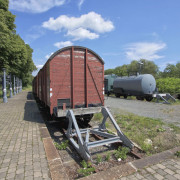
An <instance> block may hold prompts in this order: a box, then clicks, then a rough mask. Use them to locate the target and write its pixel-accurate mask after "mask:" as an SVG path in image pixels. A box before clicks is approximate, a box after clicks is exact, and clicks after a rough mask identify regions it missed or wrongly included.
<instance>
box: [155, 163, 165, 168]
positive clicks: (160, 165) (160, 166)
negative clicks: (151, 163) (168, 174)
mask: <svg viewBox="0 0 180 180" xmlns="http://www.w3.org/2000/svg"><path fill="white" fill-rule="evenodd" d="M156 166H157V167H159V168H161V169H165V168H166V167H165V166H163V165H162V164H157V165H156Z"/></svg>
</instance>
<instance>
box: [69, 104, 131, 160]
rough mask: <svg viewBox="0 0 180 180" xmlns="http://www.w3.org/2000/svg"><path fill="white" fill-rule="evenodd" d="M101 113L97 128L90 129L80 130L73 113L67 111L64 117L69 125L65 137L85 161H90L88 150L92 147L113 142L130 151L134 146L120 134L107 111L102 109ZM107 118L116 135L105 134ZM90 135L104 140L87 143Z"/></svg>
mask: <svg viewBox="0 0 180 180" xmlns="http://www.w3.org/2000/svg"><path fill="white" fill-rule="evenodd" d="M101 112H102V114H103V116H104V118H103V120H102V123H101V124H100V125H99V127H98V128H92V129H90V128H88V129H81V130H80V129H79V127H78V124H77V121H76V118H75V116H74V114H73V111H72V110H68V112H67V115H66V117H67V119H69V125H68V129H67V132H66V136H67V138H68V139H69V141H70V142H71V143H72V145H73V146H74V148H75V149H76V150H77V152H78V153H79V154H80V156H81V157H82V158H83V159H85V160H87V161H88V160H91V154H90V151H89V150H90V149H91V148H93V147H98V146H102V145H107V144H112V143H115V142H121V143H122V144H123V145H125V146H127V147H129V148H130V149H132V148H133V146H134V145H133V143H132V142H131V141H130V140H129V139H128V138H127V137H126V136H125V135H124V134H123V133H122V131H121V130H120V128H119V126H118V124H117V123H116V121H115V119H114V118H113V116H112V115H111V113H110V112H109V110H108V109H107V108H105V107H102V110H101ZM108 117H109V119H110V121H111V122H112V124H113V125H114V127H115V129H116V131H117V135H112V134H109V133H107V132H106V126H105V123H106V120H107V118H108ZM73 127H74V129H73ZM82 134H85V137H84V138H83V137H82ZM90 134H95V135H98V136H101V137H104V138H105V139H102V140H98V141H93V142H90V141H89V136H90ZM73 137H76V139H77V140H75V139H74V138H73Z"/></svg>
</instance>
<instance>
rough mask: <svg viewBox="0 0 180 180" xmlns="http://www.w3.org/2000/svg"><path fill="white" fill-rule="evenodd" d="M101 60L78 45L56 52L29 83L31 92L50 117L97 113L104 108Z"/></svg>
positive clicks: (88, 115) (89, 115)
mask: <svg viewBox="0 0 180 180" xmlns="http://www.w3.org/2000/svg"><path fill="white" fill-rule="evenodd" d="M103 88H104V61H103V60H102V58H101V57H100V56H99V55H98V54H96V53H95V52H94V51H92V50H90V49H88V48H85V47H80V46H70V47H65V48H63V49H60V50H58V51H56V52H55V53H54V54H52V55H51V57H50V58H49V59H48V61H47V62H46V64H45V65H44V67H43V68H42V69H41V70H40V71H39V73H38V74H37V76H36V77H35V78H34V80H33V92H34V94H35V95H36V96H37V97H38V98H39V100H40V101H41V102H42V103H43V104H44V105H45V106H46V107H48V108H49V111H50V114H51V115H55V116H56V117H65V116H66V114H67V110H68V109H73V112H74V114H75V115H76V116H77V115H84V116H85V115H86V116H87V117H88V118H89V117H92V114H93V113H95V112H99V111H100V110H101V108H100V107H101V106H103V105H104V93H103Z"/></svg>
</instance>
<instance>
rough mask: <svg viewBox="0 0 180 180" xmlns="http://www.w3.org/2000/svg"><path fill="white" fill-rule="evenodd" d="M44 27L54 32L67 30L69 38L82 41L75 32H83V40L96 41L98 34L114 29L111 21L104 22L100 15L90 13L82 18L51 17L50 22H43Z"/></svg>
mask: <svg viewBox="0 0 180 180" xmlns="http://www.w3.org/2000/svg"><path fill="white" fill-rule="evenodd" d="M42 26H43V27H44V28H47V29H49V30H53V31H62V30H66V31H67V34H66V35H67V36H68V35H69V36H73V37H74V38H75V39H77V40H80V36H81V35H80V36H79V37H77V34H75V32H81V34H83V36H82V38H83V39H85V38H87V39H95V38H98V37H99V35H98V34H97V33H99V34H100V33H105V32H110V31H112V30H113V29H114V25H113V23H112V22H111V21H109V20H104V19H103V18H102V17H101V15H100V14H97V13H95V12H89V13H88V14H84V15H81V16H80V17H68V16H66V15H61V16H59V17H58V18H56V19H54V18H53V17H51V18H50V19H49V20H48V21H45V22H43V24H42ZM85 33H86V35H85Z"/></svg>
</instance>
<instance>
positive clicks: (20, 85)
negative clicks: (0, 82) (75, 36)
mask: <svg viewBox="0 0 180 180" xmlns="http://www.w3.org/2000/svg"><path fill="white" fill-rule="evenodd" d="M20 86H21V92H22V79H21V80H20Z"/></svg>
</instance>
